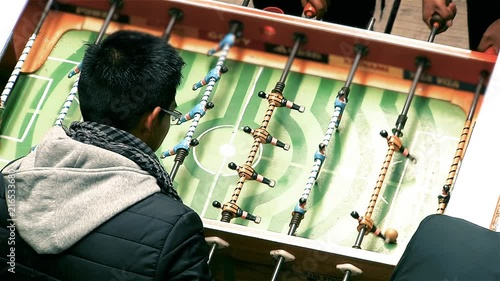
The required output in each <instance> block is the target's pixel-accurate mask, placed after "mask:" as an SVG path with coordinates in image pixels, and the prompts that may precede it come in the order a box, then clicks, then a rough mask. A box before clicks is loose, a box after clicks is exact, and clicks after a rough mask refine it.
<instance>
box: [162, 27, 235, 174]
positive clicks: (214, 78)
mask: <svg viewBox="0 0 500 281" xmlns="http://www.w3.org/2000/svg"><path fill="white" fill-rule="evenodd" d="M242 29H243V25H242V24H241V22H239V21H231V22H230V27H229V33H228V34H226V36H224V38H223V39H222V40H221V41H220V42H219V43H218V44H217V45H216V46H215V47H214V48H212V49H210V50H209V51H208V52H207V55H209V56H211V55H213V54H215V53H217V52H219V51H220V52H221V54H220V56H219V58H218V60H217V63H216V66H215V67H214V68H213V69H212V70H210V71H209V72H208V73H207V75H205V77H204V78H202V79H201V80H200V81H198V82H196V83H195V84H194V85H193V88H192V90H193V91H195V90H198V89H199V88H201V87H204V86H206V88H205V91H204V93H203V96H202V98H201V101H200V102H199V103H198V104H197V105H195V106H194V107H193V108H192V109H191V110H190V111H189V112H188V113H186V114H185V115H184V116H183V117H182V118H180V119H179V120H177V125H180V124H182V123H184V122H187V121H190V120H191V124H190V126H189V128H188V131H187V133H186V135H185V137H184V139H183V140H181V141H180V142H179V143H178V144H176V145H175V146H174V147H173V148H171V149H169V150H166V151H164V152H163V153H162V155H161V158H166V157H169V156H173V155H175V159H174V165H173V166H172V170H171V172H170V177H171V179H172V180H174V178H175V176H176V175H177V172H178V170H179V168H180V166H181V165H182V164H183V163H184V160H185V158H186V156H187V155H188V154H189V149H190V148H191V147H193V146H196V145H198V140H197V139H195V138H193V136H194V133H195V131H196V128H197V127H198V124H199V122H200V120H201V118H202V117H203V116H205V113H206V112H207V110H209V109H211V108H213V107H214V104H213V103H212V102H209V101H208V99H209V98H210V95H211V94H212V92H213V89H214V87H215V84H216V83H217V82H218V81H219V80H220V78H221V76H222V74H224V73H226V72H227V71H228V69H227V67H225V66H224V62H225V61H226V57H227V55H228V53H229V50H230V48H231V47H232V46H233V45H234V43H235V41H236V38H238V37H240V36H241V32H242Z"/></svg>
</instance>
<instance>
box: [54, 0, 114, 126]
mask: <svg viewBox="0 0 500 281" xmlns="http://www.w3.org/2000/svg"><path fill="white" fill-rule="evenodd" d="M110 3H111V7H110V8H109V11H108V13H107V15H106V18H105V19H104V23H103V24H102V26H101V29H100V30H99V33H98V35H97V39H96V41H95V44H98V43H99V42H101V40H102V39H103V38H104V34H105V33H106V30H107V29H108V26H109V24H110V23H111V19H112V18H113V16H114V14H115V13H116V11H117V10H118V9H119V8H121V7H122V6H123V1H122V0H110ZM80 70H81V62H80V63H79V64H78V65H77V66H76V67H75V68H74V69H73V70H71V71H70V73H69V74H68V78H71V77H73V76H74V75H76V74H78V73H80ZM79 78H80V77H77V78H76V80H75V82H74V83H73V86H72V87H71V90H70V92H69V94H68V97H67V98H66V101H65V102H64V104H63V106H62V108H61V111H60V112H59V115H58V116H57V118H56V121H55V124H54V125H55V126H62V125H63V122H64V118H66V115H67V114H68V111H69V109H70V107H71V104H72V103H73V100H74V99H75V97H76V94H77V93H78V81H79Z"/></svg>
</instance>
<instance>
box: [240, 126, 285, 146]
mask: <svg viewBox="0 0 500 281" xmlns="http://www.w3.org/2000/svg"><path fill="white" fill-rule="evenodd" d="M243 132H245V133H247V134H251V135H252V136H253V138H254V139H255V140H257V141H259V142H260V143H270V144H272V145H275V146H277V147H281V148H283V149H284V150H289V149H290V145H289V144H285V143H284V142H282V141H280V140H278V139H277V138H275V137H273V136H272V135H271V134H269V132H268V131H267V130H265V129H262V128H258V129H255V130H253V129H252V128H250V127H248V126H245V127H243Z"/></svg>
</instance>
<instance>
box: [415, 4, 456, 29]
mask: <svg viewBox="0 0 500 281" xmlns="http://www.w3.org/2000/svg"><path fill="white" fill-rule="evenodd" d="M446 1H447V0H422V20H423V21H424V22H425V23H426V24H427V26H428V27H429V28H432V26H431V23H430V20H431V17H432V16H433V15H434V14H438V15H439V16H440V17H441V18H442V19H443V20H444V22H445V23H446V24H444V25H443V26H442V28H440V29H439V30H438V32H443V31H445V30H447V29H448V28H449V27H451V26H452V25H453V19H454V18H455V15H456V14H457V6H456V5H455V3H453V2H451V3H450V4H449V5H448V6H446Z"/></svg>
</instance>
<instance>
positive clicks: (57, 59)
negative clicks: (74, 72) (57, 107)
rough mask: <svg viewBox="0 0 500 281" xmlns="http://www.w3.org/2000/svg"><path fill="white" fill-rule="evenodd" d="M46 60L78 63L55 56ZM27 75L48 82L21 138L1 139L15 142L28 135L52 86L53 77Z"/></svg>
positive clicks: (0, 136) (7, 137)
mask: <svg viewBox="0 0 500 281" xmlns="http://www.w3.org/2000/svg"><path fill="white" fill-rule="evenodd" d="M47 60H53V61H59V62H63V63H69V64H73V65H78V64H79V62H76V61H72V60H67V59H61V58H56V57H50V56H49V57H47ZM28 77H31V78H35V79H40V80H45V81H49V82H48V84H47V86H46V87H45V90H44V91H43V94H42V97H41V98H40V100H39V101H38V104H37V106H36V109H35V111H34V112H33V113H32V116H31V118H30V121H29V122H28V125H27V126H26V128H25V129H24V132H23V134H22V136H21V138H15V137H12V136H6V135H0V138H2V139H6V140H10V141H15V142H24V140H25V139H26V137H27V136H28V133H29V131H30V129H31V127H32V126H33V123H34V122H35V118H36V116H37V115H38V114H39V113H40V110H41V107H42V104H43V102H44V101H45V98H46V96H47V93H48V91H49V89H50V87H51V86H52V82H53V81H54V79H53V78H49V77H44V76H40V75H36V74H29V75H28Z"/></svg>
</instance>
